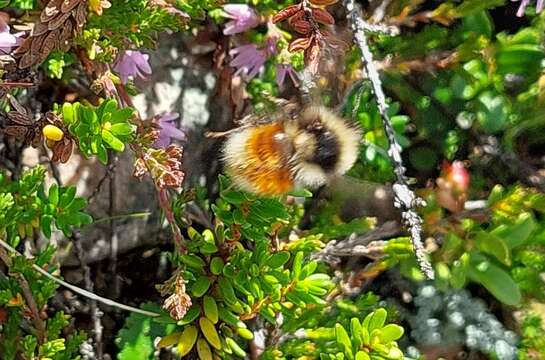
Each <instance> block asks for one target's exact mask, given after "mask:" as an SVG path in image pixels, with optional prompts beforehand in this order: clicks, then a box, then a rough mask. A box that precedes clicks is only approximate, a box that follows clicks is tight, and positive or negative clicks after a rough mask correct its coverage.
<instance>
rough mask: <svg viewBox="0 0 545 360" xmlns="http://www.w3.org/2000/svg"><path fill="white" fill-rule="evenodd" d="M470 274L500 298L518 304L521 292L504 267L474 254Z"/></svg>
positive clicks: (505, 301)
mask: <svg viewBox="0 0 545 360" xmlns="http://www.w3.org/2000/svg"><path fill="white" fill-rule="evenodd" d="M468 276H469V278H470V279H471V280H473V281H475V282H478V283H480V284H481V285H483V286H484V287H485V288H486V289H487V290H488V291H490V293H491V294H492V295H494V296H495V297H496V298H497V299H498V300H500V301H501V302H503V303H505V304H507V305H512V306H515V305H518V304H519V303H520V300H521V293H520V289H519V287H518V285H517V284H516V283H515V281H514V280H513V278H512V277H511V276H510V275H509V274H508V273H507V272H506V271H504V270H503V269H502V268H500V267H499V266H497V265H496V264H494V263H493V262H490V261H489V260H487V259H486V258H485V257H484V256H482V255H479V254H475V255H474V256H472V258H471V261H470V264H469V267H468Z"/></svg>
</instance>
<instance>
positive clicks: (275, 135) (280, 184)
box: [224, 123, 294, 195]
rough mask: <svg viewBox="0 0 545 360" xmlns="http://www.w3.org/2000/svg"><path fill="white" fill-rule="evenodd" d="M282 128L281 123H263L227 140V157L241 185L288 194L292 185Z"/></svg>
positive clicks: (248, 188)
mask: <svg viewBox="0 0 545 360" xmlns="http://www.w3.org/2000/svg"><path fill="white" fill-rule="evenodd" d="M283 131H284V128H283V126H282V125H281V124H277V123H275V124H267V125H260V126H257V127H254V128H249V129H245V130H243V131H241V132H239V133H237V134H235V135H234V136H232V137H231V138H230V139H229V140H228V142H227V144H226V146H225V152H224V159H225V162H226V165H227V169H228V171H229V173H230V174H231V176H232V177H233V179H234V181H235V183H236V184H237V185H238V186H240V187H241V188H243V189H244V190H247V191H250V192H254V193H259V194H263V195H279V194H285V193H287V192H289V191H291V190H292V189H293V186H294V182H293V175H292V173H291V171H290V168H289V166H288V154H286V148H285V144H284V143H283V142H282V141H281V140H279V139H281V138H282V137H283ZM235 154H236V155H235Z"/></svg>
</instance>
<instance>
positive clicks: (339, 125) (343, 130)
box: [294, 106, 361, 188]
mask: <svg viewBox="0 0 545 360" xmlns="http://www.w3.org/2000/svg"><path fill="white" fill-rule="evenodd" d="M300 117H301V120H300V121H301V122H302V123H303V124H304V123H305V122H310V121H312V120H313V119H317V118H318V119H320V121H321V122H322V124H323V125H324V127H326V128H327V129H328V130H329V131H331V132H332V133H333V134H334V135H335V138H336V139H337V144H338V146H339V158H338V159H337V163H336V165H335V169H334V170H333V172H326V171H324V169H323V168H322V167H320V166H319V165H317V164H315V163H310V162H308V161H300V162H297V163H296V164H295V166H294V168H295V171H296V178H295V179H296V182H297V183H300V184H303V185H305V186H309V187H314V188H315V187H318V186H321V185H323V184H325V183H326V182H327V180H328V177H330V176H336V175H343V174H344V173H346V172H347V171H348V170H350V168H351V167H352V166H353V165H354V163H355V162H356V160H357V158H358V147H359V143H360V140H361V132H360V131H359V130H358V129H356V128H355V127H353V126H349V125H348V124H347V123H346V122H345V121H344V120H343V119H342V118H340V117H339V116H338V115H336V114H335V113H333V112H332V111H330V110H329V109H327V108H325V107H323V106H309V107H307V108H306V109H305V110H304V111H303V112H302V113H301V115H300ZM305 140H306V141H305ZM300 142H301V144H300V145H302V143H304V142H306V144H305V146H299V147H298V146H295V148H297V149H301V150H300V151H302V152H304V153H305V155H307V154H308V153H309V149H311V150H312V151H315V150H316V143H315V139H314V138H312V137H310V139H304V140H302V139H300ZM301 157H305V156H301Z"/></svg>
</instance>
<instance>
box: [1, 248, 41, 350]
mask: <svg viewBox="0 0 545 360" xmlns="http://www.w3.org/2000/svg"><path fill="white" fill-rule="evenodd" d="M0 259H2V261H3V262H4V263H5V264H6V266H7V267H8V268H10V267H11V258H10V257H9V255H8V254H7V253H6V252H5V251H4V249H0ZM15 279H16V280H17V282H18V283H19V286H20V287H21V290H22V291H23V296H24V298H25V301H26V303H27V305H28V308H29V309H30V312H31V313H32V321H33V322H34V327H35V328H36V337H37V338H38V343H39V344H43V343H44V342H45V340H46V331H45V324H44V322H43V320H42V318H41V317H40V310H39V309H38V304H36V300H35V299H34V296H33V295H32V290H30V285H29V284H28V281H27V280H26V279H25V277H24V276H23V274H20V273H19V274H17V276H15Z"/></svg>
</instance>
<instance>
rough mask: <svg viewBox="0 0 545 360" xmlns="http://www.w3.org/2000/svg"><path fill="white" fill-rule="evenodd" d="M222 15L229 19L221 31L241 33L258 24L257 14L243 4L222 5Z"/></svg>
mask: <svg viewBox="0 0 545 360" xmlns="http://www.w3.org/2000/svg"><path fill="white" fill-rule="evenodd" d="M223 10H224V11H225V14H224V16H225V17H226V18H228V19H232V20H231V21H229V22H227V24H225V28H224V29H223V33H224V34H225V35H233V34H238V33H243V32H245V31H247V30H249V29H252V28H254V27H256V26H257V25H259V23H260V19H259V15H258V14H257V13H256V12H255V10H254V9H253V8H251V7H250V6H248V5H244V4H227V5H225V6H224V7H223Z"/></svg>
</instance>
